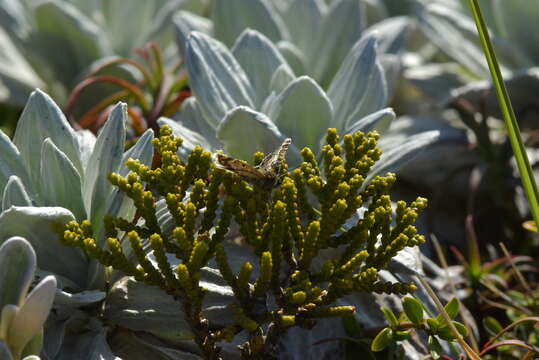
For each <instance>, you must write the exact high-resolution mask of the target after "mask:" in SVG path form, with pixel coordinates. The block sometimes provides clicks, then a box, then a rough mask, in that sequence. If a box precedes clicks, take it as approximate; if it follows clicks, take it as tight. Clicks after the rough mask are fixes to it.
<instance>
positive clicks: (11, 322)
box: [0, 237, 56, 360]
mask: <svg viewBox="0 0 539 360" xmlns="http://www.w3.org/2000/svg"><path fill="white" fill-rule="evenodd" d="M35 270H36V254H35V252H34V250H33V249H32V246H31V245H30V243H29V242H28V241H26V240H25V239H23V238H21V237H12V238H10V239H8V240H7V241H5V242H3V243H2V245H0V311H1V316H0V358H1V359H5V360H20V359H23V360H39V356H38V355H39V354H40V352H41V346H42V344H43V324H44V323H45V320H46V319H47V316H48V315H49V311H50V310H51V307H52V302H53V300H54V295H55V293H56V279H55V278H54V276H47V277H45V278H44V279H42V280H41V281H40V282H39V283H37V284H35V286H34V287H33V289H32V291H30V293H28V290H29V289H30V285H31V284H32V281H33V280H34V272H35Z"/></svg>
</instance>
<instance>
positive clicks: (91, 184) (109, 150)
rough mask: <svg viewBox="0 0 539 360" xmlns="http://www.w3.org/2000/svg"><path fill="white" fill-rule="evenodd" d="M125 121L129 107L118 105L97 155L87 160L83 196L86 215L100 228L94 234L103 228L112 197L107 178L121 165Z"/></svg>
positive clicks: (100, 136)
mask: <svg viewBox="0 0 539 360" xmlns="http://www.w3.org/2000/svg"><path fill="white" fill-rule="evenodd" d="M126 120H127V105H126V104H124V103H119V104H118V105H116V106H115V107H114V109H113V110H112V112H111V113H110V116H109V118H108V120H107V122H106V123H105V125H104V126H103V128H102V129H101V132H100V133H99V136H98V137H97V142H96V144H95V147H94V151H93V153H92V155H91V157H90V159H89V160H88V166H87V168H86V176H85V178H84V183H83V196H84V205H85V206H86V213H87V214H88V215H89V217H90V220H91V222H92V224H93V225H94V227H95V226H97V228H94V231H96V230H97V229H98V228H99V227H100V226H101V223H102V221H103V215H104V213H105V211H106V210H107V207H106V206H107V203H108V201H109V197H110V195H111V193H112V184H111V183H110V182H109V180H108V176H109V174H110V173H112V172H117V171H118V169H119V167H120V165H121V161H122V157H123V150H124V143H125V123H126ZM96 232H97V231H96Z"/></svg>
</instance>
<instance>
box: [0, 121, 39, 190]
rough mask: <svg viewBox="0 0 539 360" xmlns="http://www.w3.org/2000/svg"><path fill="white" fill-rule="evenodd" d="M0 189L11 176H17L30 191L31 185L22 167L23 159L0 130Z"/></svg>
mask: <svg viewBox="0 0 539 360" xmlns="http://www.w3.org/2000/svg"><path fill="white" fill-rule="evenodd" d="M0 153H1V154H2V156H1V157H0V189H2V191H3V189H4V187H5V186H6V184H7V182H8V179H9V178H10V177H11V176H12V175H15V176H18V177H19V178H20V179H21V181H22V182H23V183H24V184H25V185H26V187H27V188H28V189H29V190H30V192H31V193H34V192H33V191H32V187H31V185H32V183H31V182H30V177H29V175H28V171H27V170H26V167H25V166H24V162H23V158H22V157H21V154H20V153H19V150H18V149H17V147H16V146H15V145H14V144H13V143H12V142H11V140H10V139H9V137H8V136H7V135H6V134H4V132H3V131H1V130H0Z"/></svg>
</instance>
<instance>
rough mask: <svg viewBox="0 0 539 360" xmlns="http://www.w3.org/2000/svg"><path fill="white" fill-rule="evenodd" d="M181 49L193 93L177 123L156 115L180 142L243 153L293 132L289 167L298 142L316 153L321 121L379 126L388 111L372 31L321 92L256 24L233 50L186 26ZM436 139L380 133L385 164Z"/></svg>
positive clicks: (266, 147)
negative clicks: (391, 138)
mask: <svg viewBox="0 0 539 360" xmlns="http://www.w3.org/2000/svg"><path fill="white" fill-rule="evenodd" d="M185 52H186V62H187V69H188V73H189V78H190V87H191V90H192V92H193V94H194V96H193V97H192V98H189V99H187V100H186V101H185V102H184V106H183V108H182V112H181V113H180V114H179V115H178V118H179V122H175V121H173V120H167V119H161V120H160V122H161V123H162V124H167V125H169V126H171V127H172V128H173V129H174V131H175V133H176V134H177V135H179V136H181V137H183V138H184V139H185V145H186V147H187V148H191V149H192V148H193V147H194V146H195V145H197V144H200V145H202V146H203V147H204V148H206V149H222V148H224V149H225V150H226V151H227V152H228V153H229V154H230V155H232V156H234V157H236V158H239V159H249V158H250V156H251V154H252V153H254V152H256V151H264V152H269V151H272V150H273V149H275V148H276V147H277V146H279V145H280V144H281V143H282V141H283V140H284V139H285V138H292V145H291V146H290V149H289V151H288V161H289V164H290V166H291V167H292V168H293V167H296V166H298V165H299V164H300V163H301V156H300V153H299V149H300V148H302V147H305V146H308V147H310V148H311V149H312V151H313V152H314V154H315V156H316V157H317V158H318V159H320V154H321V152H320V150H321V141H322V139H323V137H324V134H325V131H326V129H327V127H334V128H337V130H338V131H340V132H342V133H353V132H355V131H357V130H361V131H366V132H368V131H370V130H373V129H377V130H379V131H381V132H383V131H384V130H385V129H386V128H387V127H388V126H389V124H390V123H391V121H392V120H393V119H394V117H395V114H394V112H393V111H392V110H391V109H389V108H384V106H385V104H386V102H387V90H386V86H385V77H384V72H383V70H382V68H381V66H380V64H379V62H378V60H377V54H376V38H375V37H374V36H373V35H366V36H364V37H363V38H362V39H361V40H360V41H359V42H357V43H356V44H355V45H354V47H353V48H352V50H351V51H350V53H349V54H348V56H347V58H346V59H345V61H344V62H343V65H342V66H341V68H340V69H339V72H338V73H337V74H336V75H335V77H334V79H333V81H332V82H331V84H330V87H329V90H328V92H327V93H326V92H325V91H324V90H323V89H322V88H321V87H320V86H319V85H318V84H317V83H316V82H315V81H314V80H313V79H312V78H310V77H308V76H300V77H296V76H295V75H294V73H293V71H292V69H291V68H290V66H289V65H288V63H287V62H286V61H285V60H284V58H283V57H282V56H281V55H280V53H279V51H278V50H277V48H276V47H275V46H274V45H273V43H272V42H271V41H270V40H269V39H268V38H267V37H265V36H264V35H262V34H261V33H259V32H257V31H256V30H246V31H244V32H243V33H242V35H241V36H240V37H239V38H238V40H237V41H236V43H235V45H234V47H233V48H232V50H229V49H228V48H227V47H226V46H225V45H224V44H223V43H221V42H219V41H217V40H215V39H213V38H211V37H209V36H208V35H205V34H202V33H200V32H192V33H191V34H190V35H189V39H188V40H187V46H186V50H185ZM436 138H437V132H436V131H433V132H424V133H421V134H413V135H412V136H405V137H404V138H401V139H400V141H395V142H391V143H389V142H387V143H386V142H384V140H383V137H382V140H381V144H382V148H383V150H384V151H386V153H385V155H384V157H383V158H382V161H381V162H380V163H381V164H383V166H384V167H385V170H384V171H394V170H396V169H397V168H398V167H399V166H401V165H402V164H403V163H404V162H405V161H407V160H410V159H411V157H413V156H414V155H416V153H417V150H419V149H423V148H424V147H425V146H426V145H427V144H430V143H432V142H434V141H435V140H436Z"/></svg>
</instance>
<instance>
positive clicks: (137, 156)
mask: <svg viewBox="0 0 539 360" xmlns="http://www.w3.org/2000/svg"><path fill="white" fill-rule="evenodd" d="M152 140H153V130H151V129H148V130H146V131H145V132H144V134H142V136H141V137H140V138H139V139H138V140H137V142H136V144H135V145H134V146H132V147H131V148H130V149H129V150H127V151H126V152H125V153H124V154H123V157H122V162H121V165H120V168H119V169H118V173H119V174H120V175H121V176H124V177H125V176H127V174H129V171H130V170H129V169H128V168H127V166H126V162H127V160H129V159H133V160H138V161H140V163H141V164H143V165H146V166H151V164H152V160H153V145H152ZM107 209H108V210H107V214H110V215H112V216H114V217H120V218H122V219H126V220H127V221H131V219H132V218H133V216H134V215H135V211H136V209H135V206H134V205H133V200H132V199H131V198H128V197H127V196H126V195H125V193H124V192H122V191H120V190H119V189H118V188H117V187H114V188H113V189H112V194H111V196H110V198H109V202H108V205H107Z"/></svg>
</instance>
